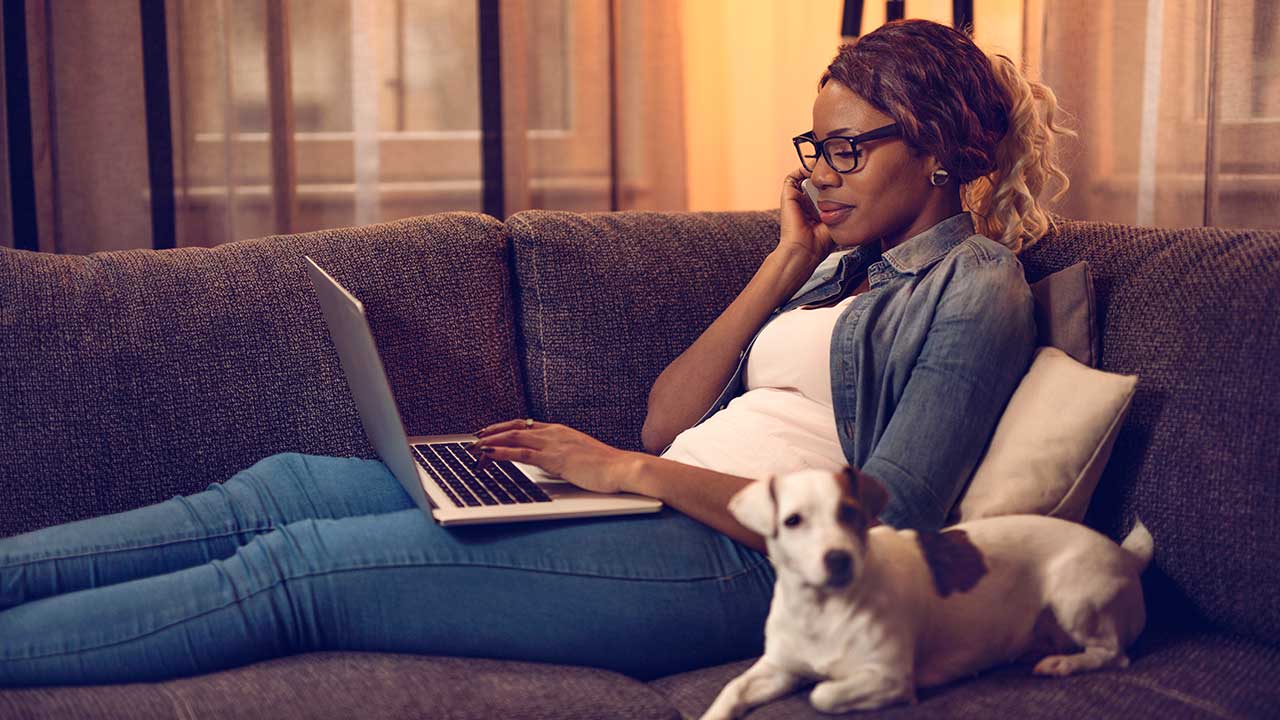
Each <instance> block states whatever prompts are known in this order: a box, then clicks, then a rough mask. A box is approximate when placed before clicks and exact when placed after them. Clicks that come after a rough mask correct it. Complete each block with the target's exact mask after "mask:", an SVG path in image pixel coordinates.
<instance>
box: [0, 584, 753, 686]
mask: <svg viewBox="0 0 1280 720" xmlns="http://www.w3.org/2000/svg"><path fill="white" fill-rule="evenodd" d="M767 564H768V563H767V561H761V562H757V563H756V564H754V565H751V566H749V567H744V568H743V569H742V570H739V571H737V572H735V573H732V574H730V575H722V576H705V577H697V578H684V579H680V580H655V579H650V578H620V577H614V576H611V575H594V574H585V573H576V572H575V573H569V572H563V571H559V570H540V569H535V568H522V567H515V566H507V565H493V564H488V563H458V562H450V563H433V564H432V567H441V568H444V567H484V568H492V569H500V570H517V571H522V572H532V573H541V574H546V575H572V576H574V577H589V578H604V579H608V580H623V581H626V582H660V583H684V582H706V581H708V580H712V581H724V580H733V579H735V578H739V577H742V576H743V575H747V574H749V573H751V572H752V571H753V570H755V569H757V568H759V567H761V566H763V565H767ZM421 565H422V563H377V564H370V565H358V566H355V567H348V568H341V569H338V570H325V571H321V572H311V573H303V574H301V575H294V576H292V577H287V578H282V579H280V580H277V581H276V582H273V583H271V584H270V585H267V586H266V587H262V588H259V589H257V590H254V591H252V592H250V593H248V594H247V595H245V596H244V597H241V598H235V599H234V600H232V601H230V602H227V603H223V604H222V605H219V606H217V607H213V608H209V609H208V610H202V611H200V612H197V613H194V614H192V615H188V616H186V617H184V618H181V619H179V620H175V621H173V622H171V623H168V624H166V625H162V626H160V627H157V628H153V629H151V630H146V631H144V632H140V633H138V634H136V635H133V636H131V637H127V638H121V639H119V640H112V641H110V642H105V643H101V644H99V645H95V646H93V647H82V648H77V649H75V650H59V651H57V652H45V653H36V654H31V655H24V656H10V655H4V656H0V660H3V661H6V662H11V661H15V660H42V659H45V658H51V657H58V656H62V655H74V654H76V653H84V652H92V651H96V650H102V649H104V648H108V647H111V646H113V645H122V644H124V643H127V642H133V641H135V640H139V639H141V638H144V637H147V636H148V635H155V634H156V633H159V632H163V631H164V630H168V629H169V628H171V627H174V626H176V625H181V624H182V623H185V622H189V621H191V620H195V619H197V618H200V617H203V616H205V615H209V614H211V613H215V612H218V611H219V610H225V609H227V608H229V607H231V606H232V605H239V604H241V603H243V602H244V601H246V600H248V599H249V598H252V597H254V596H255V595H261V594H262V593H264V592H268V591H270V590H274V589H275V588H277V587H280V586H281V585H284V584H286V583H289V582H292V581H294V580H305V579H307V578H312V577H317V576H320V575H337V574H339V573H347V572H357V571H360V570H392V569H396V568H405V567H420V566H421Z"/></svg>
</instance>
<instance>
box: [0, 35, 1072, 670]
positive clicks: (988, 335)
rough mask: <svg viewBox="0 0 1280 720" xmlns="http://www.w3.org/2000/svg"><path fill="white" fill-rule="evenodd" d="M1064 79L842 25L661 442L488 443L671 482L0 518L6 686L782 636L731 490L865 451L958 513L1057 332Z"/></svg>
mask: <svg viewBox="0 0 1280 720" xmlns="http://www.w3.org/2000/svg"><path fill="white" fill-rule="evenodd" d="M1033 98H1041V99H1043V100H1045V101H1046V110H1045V112H1044V117H1043V119H1042V118H1041V116H1040V115H1039V114H1038V112H1037V110H1036V107H1035V103H1034V102H1033ZM1055 106H1056V104H1055V100H1054V97H1053V94H1052V93H1051V92H1050V91H1049V90H1048V89H1047V88H1045V87H1044V86H1042V85H1039V84H1029V83H1028V82H1027V81H1026V80H1025V79H1024V78H1022V77H1021V75H1020V74H1019V72H1018V71H1017V69H1016V68H1015V67H1013V65H1012V64H1011V63H1010V62H1009V61H1008V59H1007V58H1003V57H997V58H988V57H987V56H986V55H985V54H984V53H982V51H980V50H979V49H978V48H977V47H976V46H974V44H973V43H972V42H971V40H970V39H969V38H968V37H967V36H966V35H964V34H963V33H960V32H957V31H955V30H952V29H950V28H947V27H945V26H942V25H938V24H935V23H930V22H926V21H900V22H893V23H889V24H887V25H885V26H883V27H881V28H880V29H878V30H876V31H875V32H873V33H871V34H869V35H867V36H865V37H863V38H861V39H859V40H858V41H857V42H855V43H854V44H852V45H848V46H845V47H842V48H841V50H840V52H839V54H838V55H837V57H836V59H835V60H834V61H833V62H832V64H831V66H830V68H829V69H828V71H827V73H826V74H825V75H824V76H823V78H822V80H821V83H820V90H819V93H818V98H817V100H816V102H815V103H814V107H813V128H812V131H811V132H809V133H806V134H805V135H803V136H801V137H800V138H797V140H796V146H797V149H798V150H799V151H800V156H801V163H802V167H801V168H798V169H797V170H796V171H794V172H792V173H790V174H789V175H788V176H787V177H786V180H785V182H784V183H783V188H782V211H781V232H780V239H779V243H778V246H777V248H776V249H775V250H774V251H773V252H772V253H770V255H769V256H768V257H767V258H766V259H765V260H764V262H763V263H762V264H761V266H760V268H759V270H758V271H757V273H756V274H755V276H754V277H753V278H752V280H751V281H750V282H749V283H748V285H747V286H746V288H745V289H743V291H742V292H741V294H740V295H739V296H738V297H737V298H736V299H735V300H734V301H733V302H732V303H731V304H730V305H729V307H728V308H726V309H725V311H724V312H723V314H722V315H721V316H720V317H719V318H718V319H717V320H716V321H715V322H714V323H713V324H712V325H711V326H710V327H709V328H708V329H707V330H706V331H705V332H704V333H703V334H702V336H701V337H699V338H698V340H697V342H695V343H694V344H693V345H692V346H691V347H690V348H689V349H688V350H686V351H685V353H684V354H682V355H681V356H680V357H679V358H677V359H676V360H675V361H673V362H672V363H671V365H670V366H669V367H668V368H666V370H665V371H664V372H663V373H662V375H661V376H660V377H659V378H658V380H657V382H656V383H655V384H654V387H653V389H652V392H651V394H650V400H649V412H648V416H647V418H646V421H645V426H644V433H643V441H644V444H645V446H646V448H647V449H648V450H649V451H650V452H655V451H657V450H658V449H659V448H664V450H663V452H662V456H661V457H655V456H654V455H651V454H646V453H636V452H626V451H622V450H618V449H616V448H612V447H609V446H607V445H605V444H603V443H600V442H598V441H596V440H594V439H592V438H590V437H588V436H586V435H584V434H583V433H580V432H578V431H576V430H573V429H571V428H568V427H564V426H561V425H554V424H546V423H533V425H532V427H526V423H525V422H524V421H523V420H512V421H508V422H503V423H498V424H496V425H494V426H491V427H488V428H485V429H483V430H482V431H481V432H479V433H477V435H479V436H480V443H481V447H478V448H477V450H476V452H477V453H478V454H481V455H487V456H489V457H492V458H495V459H510V460H520V461H524V462H528V463H532V464H535V465H539V466H541V467H544V468H546V469H548V470H551V471H553V472H556V473H558V474H559V475H561V476H562V477H564V478H565V479H567V480H568V481H570V482H572V483H574V484H576V485H580V486H582V487H584V488H588V489H591V490H597V491H601V492H616V491H622V490H625V491H631V492H639V493H644V494H647V495H651V496H654V497H658V498H661V499H662V500H663V501H664V502H665V503H666V504H667V506H668V507H667V508H664V510H663V511H662V512H660V513H658V514H655V515H639V516H629V517H620V518H596V519H585V520H570V521H556V522H546V523H527V524H511V525H496V526H479V527H466V528H462V529H457V530H454V529H450V530H446V529H444V528H441V527H439V526H437V525H435V524H434V523H433V522H431V521H429V520H428V519H427V518H426V517H424V516H423V514H422V512H421V511H420V510H419V509H418V508H417V507H416V506H414V504H413V502H412V501H411V500H410V498H409V497H408V496H407V495H406V494H405V492H404V491H403V490H402V488H401V487H400V485H399V484H398V483H397V482H396V480H395V478H394V477H393V476H392V475H391V473H390V472H389V471H388V470H387V468H386V467H385V466H384V465H383V464H382V463H380V462H377V461H371V460H361V459H357V458H326V457H315V456H307V455H300V454H295V453H287V454H282V455H276V456H272V457H270V458H267V459H265V460H262V461H261V462H259V463H257V464H255V465H253V466H252V467H250V468H248V469H247V470H244V471H242V472H240V473H238V474H237V475H236V476H235V477H233V478H231V479H230V480H228V481H227V482H226V483H224V484H221V485H218V484H215V485H213V486H211V487H210V488H209V489H208V490H206V491H205V492H202V493H197V494H195V495H191V496H187V497H176V498H173V499H171V500H169V501H166V502H163V503H159V504H156V505H152V506H149V507H145V508H140V509H137V510H132V511H129V512H124V513H119V514H115V515H110V516H105V517H101V518H94V519H90V520H84V521H80V522H75V523H69V524H66V525H61V526H57V527H52V528H46V529H44V530H39V531H36V532H32V533H28V534H25V535H21V536H17V537H13V538H7V539H3V540H0V686H16V685H38V684H78V683H101V682H126V681H136V680H158V679H163V678H168V677H176V676H182V675H190V674H196V673H201V672H209V671H213V670H217V669H221V668H226V667H232V666H237V665H243V664H246V663H250V662H253V661H256V660H262V659H265V658H269V657H275V656H280V655H285V654H289V653H295V652H302V651H308V650H321V649H329V650H339V649H354V650H371V651H393V652H414V653H427V654H443V655H474V656H485V657H499V658H515V659H531V660H541V661H547V662H560V663H570V664H583V665H594V666H598V667H605V668H611V669H615V670H619V671H622V672H626V673H630V674H632V675H635V676H638V677H642V678H649V677H654V676H659V675H663V674H668V673H673V672H679V671H682V670H686V669H689V668H693V667H698V666H703V665H710V664H715V663H719V662H725V661H728V660H731V659H734V658H741V657H746V656H749V655H753V654H756V653H759V652H760V650H761V647H762V640H763V634H762V627H763V621H764V618H765V615H766V614H767V611H768V606H769V600H770V595H771V592H772V587H773V574H772V571H771V569H770V567H769V564H768V561H767V558H766V557H765V556H764V555H763V554H762V551H763V549H764V546H763V543H762V540H761V538H759V537H758V536H756V535H754V534H753V533H751V532H750V531H748V530H746V529H745V528H743V527H742V526H740V525H738V523H737V522H736V521H735V520H734V519H733V518H732V517H731V516H730V515H729V513H728V512H727V510H726V505H727V502H728V499H729V498H730V497H731V496H732V495H733V494H734V493H735V492H736V491H738V490H739V489H740V488H742V487H743V486H744V485H745V484H746V483H748V482H750V480H751V479H752V478H755V477H764V476H765V475H768V474H772V473H782V472H786V471H788V470H791V469H796V468H799V467H832V468H835V467H839V466H841V465H843V464H845V463H852V464H854V465H856V466H858V467H861V468H862V469H864V470H865V471H867V472H869V473H871V474H872V475H875V476H877V477H879V478H880V479H881V480H882V481H883V482H884V483H885V485H886V486H887V487H888V488H889V490H890V491H891V493H892V494H893V501H892V503H891V504H890V506H889V508H888V509H886V511H885V513H884V514H883V515H882V516H881V519H882V520H883V521H884V522H888V523H891V524H893V525H895V526H901V527H908V526H911V527H926V528H933V527H937V526H939V525H940V524H941V523H942V522H943V520H944V518H945V517H946V514H947V512H948V511H949V509H950V507H951V505H952V504H953V503H954V502H955V500H956V498H957V495H958V494H959V493H960V491H961V489H962V487H963V484H964V482H965V481H966V480H967V478H968V476H969V474H970V473H971V472H972V470H973V468H974V466H975V465H976V463H977V460H978V458H979V456H980V454H981V452H982V450H983V448H984V446H985V444H986V442H987V440H988V439H989V437H990V435H991V433H992V431H993V429H994V427H995V423H996V421H997V419H998V417H999V414H1000V412H1001V411H1002V410H1003V408H1004V405H1005V403H1006V402H1007V400H1008V398H1009V396H1010V395H1011V394H1012V392H1013V389H1014V387H1015V386H1016V384H1017V382H1018V380H1019V379H1020V378H1021V376H1022V374H1023V373H1024V372H1025V370H1026V367H1027V364H1028V362H1029V358H1030V355H1031V352H1032V346H1033V343H1034V327H1033V321H1032V308H1031V298H1030V293H1029V290H1028V288H1027V285H1026V281H1025V280H1024V278H1023V275H1022V268H1021V265H1020V263H1019V262H1018V260H1017V258H1016V256H1015V252H1017V251H1018V250H1020V249H1021V247H1022V246H1023V245H1025V244H1028V243H1030V242H1033V241H1035V240H1036V239H1038V238H1039V237H1040V236H1041V235H1043V233H1044V232H1045V229H1046V228H1045V219H1044V218H1045V216H1044V214H1043V213H1042V211H1041V210H1040V209H1039V206H1038V204H1037V196H1038V195H1039V193H1040V190H1041V189H1042V187H1043V185H1044V183H1045V181H1046V180H1047V178H1048V176H1049V175H1053V176H1055V177H1058V178H1059V179H1060V180H1062V181H1063V184H1064V188H1063V189H1064V191H1065V183H1066V178H1065V176H1063V175H1062V174H1061V173H1060V172H1059V171H1058V170H1057V169H1056V167H1055V166H1054V165H1053V160H1052V150H1053V136H1052V134H1051V133H1052V132H1063V131H1062V130H1060V129H1059V128H1056V127H1055V126H1054V124H1053V114H1054V110H1055ZM867 133H870V134H869V135H868V134H867ZM848 138H852V139H848ZM805 177H809V178H810V179H811V181H812V182H813V184H814V185H815V186H816V188H817V192H818V195H819V197H820V203H819V207H820V208H821V210H822V213H821V219H822V221H821V222H820V223H819V222H814V221H812V220H809V219H807V218H806V216H805V214H804V212H803V211H802V207H801V204H800V201H801V191H800V189H799V187H798V185H799V182H800V181H801V180H802V179H803V178H805ZM962 188H963V190H964V191H966V192H967V194H968V201H969V202H968V206H969V207H970V208H972V210H973V212H974V214H975V215H977V216H978V220H977V229H978V230H979V231H981V233H982V234H983V235H986V236H987V237H983V236H981V235H975V234H974V230H975V227H974V221H973V219H972V218H971V216H970V214H969V213H968V212H966V211H965V210H964V209H963V208H964V203H963V202H962ZM836 251H841V252H836ZM844 251H847V252H844ZM802 305H803V307H801V306H802ZM780 306H781V307H780ZM747 349H750V352H749V353H748V352H747ZM744 357H745V358H746V360H745V362H744V361H742V359H743V358H744ZM726 383H727V385H726ZM707 408H711V410H709V411H707V410H706V409H707ZM704 411H705V412H704Z"/></svg>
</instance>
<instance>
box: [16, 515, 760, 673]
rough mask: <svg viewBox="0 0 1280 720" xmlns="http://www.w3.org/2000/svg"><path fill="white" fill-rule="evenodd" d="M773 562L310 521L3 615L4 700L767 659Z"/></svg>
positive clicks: (710, 539)
mask: <svg viewBox="0 0 1280 720" xmlns="http://www.w3.org/2000/svg"><path fill="white" fill-rule="evenodd" d="M772 590H773V572H772V569H771V568H770V566H769V564H768V561H767V559H766V558H765V557H764V556H763V555H761V554H759V553H757V552H755V551H753V550H751V549H749V548H746V547H745V546H742V545H739V544H738V543H736V542H734V541H733V540H731V539H729V538H728V537H726V536H724V535H722V534H720V533H718V532H716V531H714V530H712V529H710V528H708V527H706V526H705V525H702V524H701V523H698V522H697V521H695V520H692V519H691V518H689V517H687V516H684V515H682V514H680V513H678V512H676V511H674V510H671V509H663V510H662V511H661V512H659V513H656V514H649V515H633V516H620V517H610V518H593V519H579V520H560V521H544V522H529V523H511V524H505V525H483V526H467V527H462V528H456V529H455V528H448V529H446V528H443V527H440V526H439V525H437V524H435V523H434V522H433V521H432V520H430V519H428V518H427V517H426V516H425V515H424V514H423V513H422V511H421V510H419V509H417V508H412V509H408V510H403V511H400V512H395V513H391V514H387V515H370V516H361V517H350V518H344V519H340V520H303V521H300V522H296V523H292V524H289V525H286V526H284V527H281V528H278V529H276V530H275V531H273V532H269V533H265V534H262V535H259V536H257V537H255V538H254V539H253V540H251V541H250V542H249V543H247V544H246V545H244V546H243V547H241V548H239V549H238V551H237V552H236V553H235V554H234V555H233V556H232V557H230V558H228V559H226V560H214V561H212V562H210V563H208V564H205V565H201V566H198V567H193V568H188V569H185V570H179V571H177V572H173V573H169V574H167V575H161V576H156V577H149V578H144V579H140V580H134V581H131V582H126V583H121V584H118V585H111V586H107V587H102V588H96V589H91V590H83V591H80V592H73V593H68V594H65V595H59V596H57V597H51V598H46V599H43V600H38V601H35V602H31V603H27V604H25V605H21V606H19V607H15V608H12V609H9V610H6V611H4V612H0V686H5V685H8V686H15V685H40V684H84V683H103V682H124V681H140V680H159V679H163V678H169V677H176V676H184V675H191V674H197V673H203V672H209V671H213V670H218V669H221V668H227V667H233V666H238V665H243V664H246V663H250V662H254V661H257V660H262V659H266V658H270V657H276V656H280V655H286V654H290V653H296V652H302V651H309V650H341V649H348V650H365V651H391V652H408V653H425V654H440V655H461V656H483V657H491V658H509V659H523V660H538V661H546V662H557V663H568V664H582V665H593V666H597V667H603V668H609V669H614V670H618V671H622V672H625V673H629V674H632V675H635V676H638V677H642V678H651V677H656V676H660V675H664V674H668V673H672V672H678V671H682V670H686V669H690V668H694V667H699V666H704V665H709V664H714V663H718V662H724V661H728V660H731V659H735V658H741V657H747V656H750V655H752V654H755V653H759V652H761V650H762V647H763V626H764V619H765V616H766V615H767V613H768V607H769V600H770V597H771V595H772Z"/></svg>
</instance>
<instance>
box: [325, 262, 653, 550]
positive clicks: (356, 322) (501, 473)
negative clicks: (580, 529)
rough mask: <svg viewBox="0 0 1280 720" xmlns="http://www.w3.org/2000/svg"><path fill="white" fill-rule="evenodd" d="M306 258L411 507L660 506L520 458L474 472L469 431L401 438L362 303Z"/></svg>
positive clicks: (496, 517)
mask: <svg viewBox="0 0 1280 720" xmlns="http://www.w3.org/2000/svg"><path fill="white" fill-rule="evenodd" d="M304 257H305V256H304ZM305 259H306V261H307V273H308V274H310V275H311V282H312V284H313V285H315V288H316V295H317V296H319V298H320V307H321V308H322V309H323V311H324V318H325V322H326V323H328V326H329V335H330V336H331V337H332V338H333V344H334V346H336V347H337V349H338V358H339V359H340V360H341V362H342V369H343V372H345V373H346V376H347V384H348V385H350V386H351V393H352V394H353V395H354V396H355V401H356V407H357V408H359V410H360V421H361V423H363V424H364V431H365V434H366V435H367V436H368V438H369V442H370V443H371V444H372V445H373V447H374V449H375V450H377V451H378V457H380V458H382V462H384V463H386V465H387V467H388V468H390V470H391V472H392V473H393V474H394V475H395V476H396V479H397V480H399V481H400V484H401V485H403V486H404V489H405V490H406V491H408V493H409V495H410V497H412V498H413V500H414V502H416V503H417V504H418V507H420V508H422V510H423V511H424V512H425V513H427V515H428V516H429V517H433V518H435V520H436V522H438V523H440V524H441V525H463V524H468V523H493V522H515V521H520V520H550V519H555V518H570V517H588V516H595V515H627V514H632V513H645V512H657V511H658V510H659V509H661V508H662V502H661V501H659V500H656V499H654V498H650V497H645V496H643V495H633V494H629V493H618V494H613V495H606V494H603V493H594V492H590V491H587V490H583V489H581V488H578V487H577V486H575V485H572V484H570V483H568V482H565V481H563V480H561V479H559V478H558V477H556V476H554V475H550V474H548V473H547V472H546V471H544V470H542V469H541V468H539V467H537V466H535V465H528V464H526V463H519V462H508V461H505V460H499V461H496V462H492V463H489V464H488V465H487V467H485V468H482V469H478V470H477V469H476V468H475V465H476V457H475V456H473V455H472V454H471V452H470V451H469V450H468V449H467V446H468V445H469V444H470V443H472V442H474V441H475V440H476V439H477V438H476V436H475V435H471V434H457V435H427V436H416V437H408V436H407V435H406V434H405V430H404V424H403V423H402V422H401V420H400V411H399V410H398V409H397V408H396V403H395V400H394V399H393V398H392V396H391V384H390V383H389V382H387V373H386V370H385V369H384V368H383V366H382V359H381V358H380V357H379V356H378V348H377V346H376V345H375V344H374V340H373V333H372V332H370V330H369V321H368V319H367V318H366V317H365V313H364V305H363V304H361V302H360V301H359V300H357V299H356V298H355V296H353V295H352V294H351V293H349V292H347V290H346V288H344V287H342V286H341V285H340V284H338V281H337V280H334V279H333V277H332V276H331V275H329V273H327V272H325V271H324V269H323V268H321V267H320V266H319V265H317V264H316V263H315V261H314V260H312V259H311V258H310V257H305Z"/></svg>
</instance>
